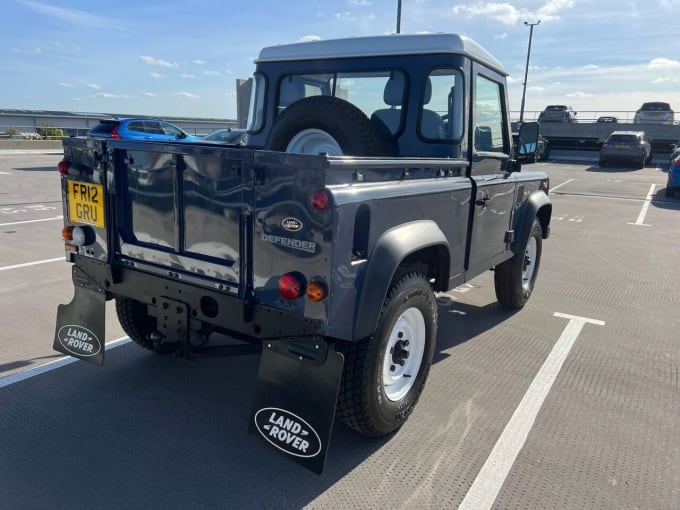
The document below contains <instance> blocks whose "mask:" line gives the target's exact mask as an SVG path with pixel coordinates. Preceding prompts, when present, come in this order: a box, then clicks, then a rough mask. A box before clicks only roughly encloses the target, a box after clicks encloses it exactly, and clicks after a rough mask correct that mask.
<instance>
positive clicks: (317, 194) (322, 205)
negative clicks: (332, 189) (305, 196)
mask: <svg viewBox="0 0 680 510" xmlns="http://www.w3.org/2000/svg"><path fill="white" fill-rule="evenodd" d="M309 203H310V205H311V206H312V209H314V210H315V211H325V210H326V209H328V208H329V207H330V205H331V195H330V193H329V192H328V190H325V189H319V190H316V191H312V193H311V194H310V195H309Z"/></svg>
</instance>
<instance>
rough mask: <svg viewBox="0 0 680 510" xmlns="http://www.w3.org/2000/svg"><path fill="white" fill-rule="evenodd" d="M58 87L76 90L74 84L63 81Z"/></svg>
mask: <svg viewBox="0 0 680 510" xmlns="http://www.w3.org/2000/svg"><path fill="white" fill-rule="evenodd" d="M57 85H59V86H60V87H68V88H70V89H74V88H76V86H75V85H74V84H73V83H65V82H63V81H60V82H59V83H57Z"/></svg>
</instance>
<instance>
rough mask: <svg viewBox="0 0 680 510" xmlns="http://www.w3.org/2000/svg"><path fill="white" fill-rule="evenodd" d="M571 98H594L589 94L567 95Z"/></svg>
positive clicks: (575, 93)
mask: <svg viewBox="0 0 680 510" xmlns="http://www.w3.org/2000/svg"><path fill="white" fill-rule="evenodd" d="M565 95H566V96H567V97H569V98H572V99H573V98H577V99H580V98H583V97H593V94H588V93H587V92H572V93H570V94H565Z"/></svg>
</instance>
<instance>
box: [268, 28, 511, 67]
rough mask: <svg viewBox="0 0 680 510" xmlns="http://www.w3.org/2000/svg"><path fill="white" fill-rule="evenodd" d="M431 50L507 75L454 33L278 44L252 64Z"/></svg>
mask: <svg viewBox="0 0 680 510" xmlns="http://www.w3.org/2000/svg"><path fill="white" fill-rule="evenodd" d="M432 53H452V54H456V55H465V56H467V57H470V58H471V59H473V60H476V61H478V62H481V63H483V64H485V65H486V66H488V67H490V68H492V69H493V70H495V71H497V72H499V73H501V74H502V75H504V76H507V75H508V73H507V72H506V71H505V70H504V69H503V66H502V65H501V63H500V62H499V61H498V60H496V58H494V56H493V55H491V53H489V52H488V51H486V50H485V49H484V48H482V47H481V46H480V45H479V44H477V43H476V42H475V41H473V40H472V39H470V38H468V37H465V36H464V35H457V34H392V35H378V36H370V37H349V38H346V39H329V40H322V41H308V42H300V43H293V44H280V45H277V46H269V47H267V48H263V49H262V51H260V55H259V57H258V58H257V59H256V60H255V63H260V62H280V61H286V60H315V59H324V58H352V57H375V56H383V55H384V56H388V55H392V56H393V55H420V54H432Z"/></svg>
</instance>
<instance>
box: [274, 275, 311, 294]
mask: <svg viewBox="0 0 680 510" xmlns="http://www.w3.org/2000/svg"><path fill="white" fill-rule="evenodd" d="M304 293H305V283H304V279H303V278H302V276H301V275H299V274H296V273H286V274H284V275H283V276H282V277H281V278H279V294H281V297H282V298H284V299H288V300H292V299H297V298H299V297H300V296H302V295H303V294H304Z"/></svg>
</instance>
